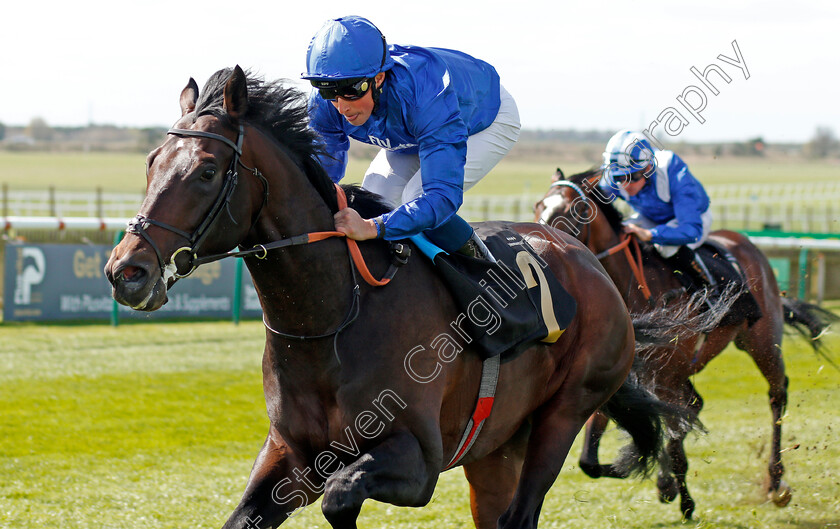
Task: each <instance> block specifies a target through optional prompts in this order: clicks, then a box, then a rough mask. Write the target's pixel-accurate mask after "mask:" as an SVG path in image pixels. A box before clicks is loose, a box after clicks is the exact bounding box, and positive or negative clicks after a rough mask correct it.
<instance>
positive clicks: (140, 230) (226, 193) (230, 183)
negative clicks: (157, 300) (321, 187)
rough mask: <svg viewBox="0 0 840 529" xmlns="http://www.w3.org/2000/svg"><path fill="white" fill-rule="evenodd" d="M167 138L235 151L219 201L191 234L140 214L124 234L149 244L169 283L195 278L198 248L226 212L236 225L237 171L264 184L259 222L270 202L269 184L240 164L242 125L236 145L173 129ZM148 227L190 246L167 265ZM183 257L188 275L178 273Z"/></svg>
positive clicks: (208, 134)
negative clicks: (195, 140) (178, 259)
mask: <svg viewBox="0 0 840 529" xmlns="http://www.w3.org/2000/svg"><path fill="white" fill-rule="evenodd" d="M167 134H171V135H173V136H182V137H184V136H186V137H194V138H208V139H211V140H217V141H220V142H222V143H224V144H225V145H227V146H229V147H230V148H232V149H233V159H232V160H231V162H230V167H229V168H228V170H227V172H226V173H225V179H224V182H223V183H222V188H221V189H220V190H219V194H218V196H217V197H216V201H215V202H214V203H213V205H212V206H211V207H210V210H209V211H208V213H207V215H206V216H205V217H204V220H202V221H201V224H199V225H198V227H197V228H196V229H195V230H194V231H193V232H192V233H188V232H186V231H184V230H181V229H179V228H176V227H175V226H172V225H170V224H166V223H165V222H161V221H158V220H154V219H150V218H148V217H146V216H144V215H140V214H138V215H137V216H135V217H134V218H133V219H131V220H130V221H129V222H128V227H127V228H126V230H125V231H126V233H133V234H135V235H138V236H140V237H142V238H143V239H144V240H145V241H146V242H148V243H149V245H150V246H151V247H152V249H153V250H154V252H155V255H156V256H157V260H158V264H159V265H160V269H161V275H162V277H163V280H164V281H167V282H168V281H169V279H170V278H173V277H174V278H175V279H180V278H182V277H187V276H188V275H190V274H192V273H193V272H194V271H195V269H196V268H198V265H199V264H200V263H199V262H198V261H199V258H198V248H200V247H201V245H202V244H203V243H204V241H205V239H206V238H207V235H208V234H209V233H210V226H212V225H213V223H215V222H216V220H217V219H218V218H219V216H220V214H221V212H222V210H223V209H224V210H227V212H228V215H229V216H230V219H231V221H233V223H234V224H236V219H234V218H233V214H232V213H231V212H230V199H231V197H232V196H233V192H234V190H235V189H236V184H237V183H238V181H239V173H238V170H237V169H238V166H240V165H241V166H242V167H244V168H245V169H247V170H248V171H251V172H252V173H253V174H254V176H256V177H257V178H259V179H260V180H261V181H262V184H263V189H264V193H263V203H262V206H260V211H258V212H257V215H256V218H259V215H260V212H262V208H263V207H265V205H266V203H267V201H268V181H267V180H266V179H265V177H264V176H263V175H262V174H261V173H260V172H259V171H258V170H257V168H256V167H254V168H253V169H252V168H250V167H248V166H247V165H245V164H243V163H242V161H241V160H240V157H241V156H242V142H243V140H244V138H245V128H244V126H243V125H239V133H238V135H237V137H236V143H234V142H232V141H231V140H229V139H228V138H226V137H224V136H222V135H221V134H214V133H212V132H205V131H203V130H190V129H175V128H173V129H169V131H167ZM255 222H256V221H255ZM149 226H157V227H159V228H163V229H165V230H167V231H170V232H172V233H174V234H176V235H178V236H180V237H183V238H184V239H186V240H187V241H188V242H189V245H188V246H182V247H181V248H178V249H177V250H175V252H174V253H173V254H172V256H171V257H170V258H169V263H165V262H164V260H163V256H162V254H161V252H160V248H158V246H157V244H155V242H154V241H153V240H152V238H151V237H150V236H149V234H148V232H147V231H146V230H147V229H148V228H149ZM181 253H185V254H186V255H187V257H188V259H189V260H188V261H187V266H188V267H189V271H188V272H186V273H183V274H182V273H180V272H179V271H178V265H177V263H176V262H175V259H176V257H178V255H179V254H181Z"/></svg>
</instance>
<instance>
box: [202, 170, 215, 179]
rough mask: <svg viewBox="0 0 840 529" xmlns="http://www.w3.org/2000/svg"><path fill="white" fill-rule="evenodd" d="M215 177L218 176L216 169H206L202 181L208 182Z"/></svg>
mask: <svg viewBox="0 0 840 529" xmlns="http://www.w3.org/2000/svg"><path fill="white" fill-rule="evenodd" d="M214 176H216V170H215V169H205V170H204V172H203V173H201V179H202V180H206V181H210V180H212V179H213V177H214Z"/></svg>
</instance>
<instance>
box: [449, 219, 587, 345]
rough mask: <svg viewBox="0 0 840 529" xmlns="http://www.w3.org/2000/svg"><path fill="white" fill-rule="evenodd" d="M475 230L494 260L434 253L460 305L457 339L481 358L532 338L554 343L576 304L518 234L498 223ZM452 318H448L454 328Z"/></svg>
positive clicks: (529, 343)
mask: <svg viewBox="0 0 840 529" xmlns="http://www.w3.org/2000/svg"><path fill="white" fill-rule="evenodd" d="M476 233H478V235H479V237H481V239H482V240H483V241H484V243H485V244H486V245H487V247H488V248H489V249H490V251H491V252H492V253H493V256H494V257H495V258H496V260H497V261H498V263H497V264H495V265H494V264H492V263H490V262H488V261H485V260H484V259H474V258H472V257H467V256H466V255H462V254H458V253H455V254H449V255H447V254H444V253H441V254H438V256H437V257H435V261H434V262H435V265H436V267H437V269H438V270H439V271H440V273H441V276H442V277H443V279H444V281H445V282H446V283H447V285H448V287H449V289H450V291H451V292H452V295H453V297H454V298H455V300H456V302H457V303H458V306H459V308H460V309H461V314H460V315H459V317H458V322H457V325H458V328H459V329H461V330H463V331H465V334H466V335H467V336H468V337H469V340H467V339H466V338H465V337H464V334H462V333H460V332H459V333H458V334H461V337H462V338H463V339H464V340H465V341H467V342H468V343H472V342H475V344H476V345H478V350H479V352H480V353H481V354H482V355H483V356H484V358H490V357H493V356H496V355H499V354H502V353H505V354H506V357H512V356H513V355H515V354H518V353H519V352H521V351H523V350H525V349H526V348H528V347H529V346H530V345H532V344H533V343H534V342H537V341H544V342H547V343H553V342H554V341H556V340H557V338H559V336H560V335H561V334H562V332H563V330H564V329H566V327H568V325H569V322H571V320H572V318H573V317H574V315H575V311H576V308H577V303H576V302H575V300H574V298H573V297H572V296H571V294H569V293H568V291H567V290H566V289H565V288H563V286H562V285H561V284H560V282H559V281H558V280H557V278H556V277H554V274H553V273H552V272H551V270H550V269H549V268H548V267H547V266H546V263H545V262H544V261H543V260H542V259H541V258H540V257H539V256H538V254H537V253H536V252H535V251H534V249H533V248H531V246H530V245H528V243H527V242H526V241H525V240H524V239H523V238H522V236H521V235H519V234H518V233H516V232H515V231H513V230H511V229H510V228H509V224H506V223H502V222H492V223H482V224H481V225H480V226H478V227H477V228H476ZM454 326H455V322H453V328H454Z"/></svg>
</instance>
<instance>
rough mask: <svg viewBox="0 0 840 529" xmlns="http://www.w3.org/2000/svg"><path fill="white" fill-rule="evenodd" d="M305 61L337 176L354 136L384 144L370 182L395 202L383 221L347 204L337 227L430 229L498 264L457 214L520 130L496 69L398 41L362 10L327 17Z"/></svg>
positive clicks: (388, 232)
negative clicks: (466, 193) (361, 13)
mask: <svg viewBox="0 0 840 529" xmlns="http://www.w3.org/2000/svg"><path fill="white" fill-rule="evenodd" d="M306 63H307V71H306V72H305V73H304V74H303V75H302V78H303V79H307V80H309V81H310V83H311V84H312V86H313V87H314V89H313V90H312V92H311V93H310V96H309V115H310V124H311V126H312V127H313V128H314V129H315V130H316V131H318V132H319V133H320V135H321V137H322V138H323V140H324V144H325V147H326V152H327V155H328V157H322V159H321V162H322V164H323V165H324V167H325V169H326V170H327V173H328V174H329V176H330V178H331V179H332V180H333V181H334V182H338V181H339V180H341V178H342V177H343V176H344V172H345V169H346V166H347V151H348V149H349V147H350V141H349V138H353V139H355V140H358V141H360V142H363V143H367V144H371V145H375V146H377V147H381V148H382V150H381V151H380V152H379V154H378V155H377V156H376V157H375V158H374V160H373V161H372V162H371V164H370V167H369V168H368V170H367V172H366V174H365V176H364V180H363V181H362V187H364V188H365V189H368V190H370V191H373V192H374V193H377V194H379V195H381V196H382V197H384V198H385V200H386V201H388V202H390V203H391V204H392V206H393V207H394V208H395V209H394V210H393V211H391V212H389V213H386V214H384V215H381V216H379V217H376V218H374V219H362V218H361V216H360V215H359V214H358V213H357V212H356V211H355V210H353V209H352V208H346V209H344V210H342V211H339V212H338V213H336V215H335V226H336V229H337V230H338V231H340V232H342V233H345V234H346V235H347V236H348V237H350V238H352V239H356V240H366V239H373V238H383V239H387V240H397V239H404V238H408V237H411V236H415V235H418V234H420V233H423V234H424V235H425V236H426V237H428V238H429V239H431V241H432V242H434V243H435V244H436V245H438V246H439V247H441V248H442V249H443V250H445V251H447V252H449V253H452V252H456V251H461V252H462V253H466V254H467V255H471V256H474V257H484V258H486V259H488V260H490V261H493V260H494V259H493V257H492V255H490V252H489V251H488V250H487V248H486V247H485V246H484V244H483V243H482V242H481V240H480V239H479V238H478V237H477V236H476V235H475V233H474V232H473V229H472V227H471V226H470V225H469V224H467V222H466V221H465V220H463V219H462V218H460V217H459V216H458V215H456V211H457V210H458V208H459V207H460V206H461V204H462V203H463V197H464V191H466V190H468V189H470V188H471V187H472V186H474V185H475V184H476V183H477V182H478V181H479V180H481V178H483V177H484V176H485V175H486V174H487V173H488V172H490V170H491V169H492V168H493V167H494V166H495V165H496V163H498V161H499V160H501V159H502V157H503V156H504V155H505V154H507V152H508V151H509V150H510V149H511V147H513V145H514V143H516V140H517V138H518V137H519V129H520V123H519V112H518V110H517V107H516V103H515V102H514V100H513V98H512V97H511V96H510V94H508V93H507V91H506V90H505V89H504V88H503V87H502V86H501V85H500V83H499V75H498V74H497V73H496V70H495V69H494V68H493V67H492V66H491V65H489V64H487V63H486V62H483V61H480V60H478V59H475V58H473V57H470V56H469V55H467V54H465V53H462V52H459V51H454V50H447V49H441V48H421V47H419V46H400V45H393V44H392V45H390V46H389V45H388V44H387V43H386V41H385V37H384V36H383V35H382V33H381V32H380V31H379V29H377V27H376V26H374V25H373V24H372V23H371V22H370V21H368V20H367V19H365V18H362V17H358V16H348V17H343V18H337V19H333V20H329V21H327V22H326V23H325V24H324V26H323V27H322V28H321V29H320V30H319V31H318V32H317V33H316V34H315V36H314V37H313V38H312V42H311V43H310V44H309V49H308V50H307V53H306Z"/></svg>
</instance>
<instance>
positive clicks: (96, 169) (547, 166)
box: [0, 151, 840, 195]
mask: <svg viewBox="0 0 840 529" xmlns="http://www.w3.org/2000/svg"><path fill="white" fill-rule="evenodd" d="M145 162H146V156H145V154H132V153H114V154H111V153H17V152H3V151H0V184H4V183H5V184H8V185H9V186H10V188H13V189H44V188H47V187H49V186H55V187H56V189H58V190H81V191H84V190H88V191H93V190H95V189H96V188H97V187H101V188H102V189H103V190H105V191H129V192H135V191H136V192H139V191H142V190H143V189H144V188H145V182H146V180H145ZM597 162H599V160H598V159H593V160H592V164H595V163H597ZM368 163H369V162H367V161H365V160H360V159H351V160H350V164H349V167H348V170H347V177H346V179H345V182H360V181H361V179H362V176H364V172H365V169H366V168H367V166H368ZM688 163H689V167H690V168H691V170H692V172H693V174H694V175H695V176H697V177H698V178H700V180H701V181H702V182H703V183H705V184H707V185H714V184H724V183H750V182H753V183H757V184H768V183H786V182H801V181H809V182H817V181H832V180H833V181H836V180H837V179H838V175H840V167H838V165H837V164H836V163H833V162H827V161H803V160H800V159H789V160H788V159H775V160H767V159H762V158H749V159H746V158H743V159H741V158H725V159H717V160H716V159H713V158H696V159H694V158H690V157H688ZM592 164H587V163H581V162H574V163H568V162H564V161H563V160H557V161H545V160H526V159H522V158H507V159H504V160H502V161H501V162H500V163H499V165H498V166H496V168H494V169H493V171H491V172H490V174H489V175H487V176H486V177H485V178H484V179H483V180H482V181H481V182H480V183H479V184H478V185H477V186H475V188H473V189H472V190H470V191H469V193H470V194H473V195H474V194H491V195H498V194H513V195H517V194H522V193H525V194H541V193H542V192H543V191H544V190H545V189H547V187H548V185H549V183H550V177H551V175H552V174H553V173H554V169H555V167H557V166H558V165H559V166H561V167H562V168H563V170H564V171H565V172H566V174H567V175H571V174H573V173H575V172H579V171H582V170H584V169H586V168H588V167H589V166H590V165H592Z"/></svg>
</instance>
